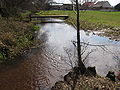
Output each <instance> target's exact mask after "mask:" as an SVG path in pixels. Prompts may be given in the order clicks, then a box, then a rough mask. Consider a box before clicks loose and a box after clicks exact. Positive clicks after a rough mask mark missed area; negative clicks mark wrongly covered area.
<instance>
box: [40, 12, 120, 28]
mask: <svg viewBox="0 0 120 90" xmlns="http://www.w3.org/2000/svg"><path fill="white" fill-rule="evenodd" d="M38 14H39V15H51V14H52V15H69V16H70V18H69V20H68V22H74V23H75V22H76V15H75V13H74V12H73V11H62V10H61V11H59V10H54V11H44V12H40V13H38ZM80 20H81V27H82V29H95V28H101V27H103V26H108V27H119V28H120V12H102V11H80Z"/></svg>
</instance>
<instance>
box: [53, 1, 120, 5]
mask: <svg viewBox="0 0 120 90" xmlns="http://www.w3.org/2000/svg"><path fill="white" fill-rule="evenodd" d="M54 1H55V2H58V3H70V0H54ZM98 1H109V2H110V4H111V5H112V6H115V5H117V4H118V3H120V0H98Z"/></svg>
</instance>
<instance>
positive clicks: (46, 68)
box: [0, 19, 120, 90]
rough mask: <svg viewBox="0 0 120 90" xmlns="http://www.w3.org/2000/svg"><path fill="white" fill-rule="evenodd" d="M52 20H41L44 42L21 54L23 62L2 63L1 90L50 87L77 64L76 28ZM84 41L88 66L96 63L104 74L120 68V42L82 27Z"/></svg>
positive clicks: (83, 46) (41, 33)
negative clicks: (45, 21)
mask: <svg viewBox="0 0 120 90" xmlns="http://www.w3.org/2000/svg"><path fill="white" fill-rule="evenodd" d="M51 20H52V19H51ZM51 20H49V21H50V22H51ZM52 21H54V23H42V24H39V25H40V26H41V29H40V30H39V31H38V35H37V38H38V39H42V40H44V41H45V43H44V44H42V45H41V46H40V47H39V48H36V49H31V50H30V51H29V52H28V53H27V54H26V55H24V56H22V57H20V58H18V59H19V60H18V61H19V62H16V63H14V64H9V65H4V66H1V67H0V90H50V88H51V87H52V85H54V83H55V82H56V81H59V80H63V76H64V75H65V74H66V73H67V72H68V71H69V70H70V69H71V67H73V66H74V65H75V64H76V51H75V50H76V48H75V47H74V45H75V43H74V44H73V43H72V42H74V41H76V30H75V28H73V27H72V26H71V25H68V24H66V23H64V22H63V21H61V20H56V19H54V20H52ZM55 21H57V22H58V21H60V23H56V22H55ZM94 33H99V32H94ZM81 45H82V52H83V55H82V57H83V59H84V58H85V60H84V63H85V65H86V67H87V66H96V70H97V73H98V74H99V75H101V76H105V75H106V74H107V72H108V71H109V70H113V71H116V72H117V71H118V70H120V42H117V41H114V40H109V38H106V37H100V36H97V35H95V34H93V33H92V32H90V31H84V30H81ZM86 56H87V58H86Z"/></svg>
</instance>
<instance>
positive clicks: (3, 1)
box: [0, 0, 51, 17]
mask: <svg viewBox="0 0 120 90" xmlns="http://www.w3.org/2000/svg"><path fill="white" fill-rule="evenodd" d="M50 1H51V0H0V14H1V15H2V16H3V17H9V16H16V15H18V14H19V12H20V11H21V10H30V11H37V10H44V9H48V8H49V2H50Z"/></svg>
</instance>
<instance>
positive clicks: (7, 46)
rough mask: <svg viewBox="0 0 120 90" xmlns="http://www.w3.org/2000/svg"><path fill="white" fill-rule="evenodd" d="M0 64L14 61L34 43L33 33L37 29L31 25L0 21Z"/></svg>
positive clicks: (6, 20) (11, 20)
mask: <svg viewBox="0 0 120 90" xmlns="http://www.w3.org/2000/svg"><path fill="white" fill-rule="evenodd" d="M0 21H1V22H0V63H2V62H4V61H8V60H12V59H14V57H16V56H18V55H20V54H22V53H23V51H24V50H25V49H28V48H30V47H31V46H32V45H33V44H34V43H35V40H34V37H35V31H36V30H38V29H39V27H38V26H36V25H35V24H33V23H26V22H20V21H15V20H13V19H4V18H1V19H0Z"/></svg>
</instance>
